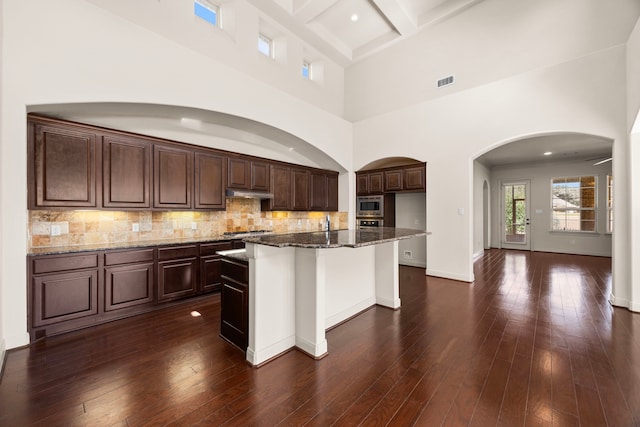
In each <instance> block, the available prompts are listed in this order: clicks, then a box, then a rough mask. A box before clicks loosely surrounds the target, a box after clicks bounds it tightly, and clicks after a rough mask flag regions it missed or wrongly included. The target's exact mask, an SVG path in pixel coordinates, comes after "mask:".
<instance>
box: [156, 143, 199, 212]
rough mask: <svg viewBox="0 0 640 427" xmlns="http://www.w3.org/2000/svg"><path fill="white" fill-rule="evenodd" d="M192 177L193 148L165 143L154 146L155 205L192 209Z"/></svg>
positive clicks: (157, 206)
mask: <svg viewBox="0 0 640 427" xmlns="http://www.w3.org/2000/svg"><path fill="white" fill-rule="evenodd" d="M192 179H193V152H192V151H191V150H187V149H182V148H177V147H169V146H164V145H155V146H154V147H153V191H154V194H153V196H154V199H153V207H155V208H166V209H190V208H191V185H192Z"/></svg>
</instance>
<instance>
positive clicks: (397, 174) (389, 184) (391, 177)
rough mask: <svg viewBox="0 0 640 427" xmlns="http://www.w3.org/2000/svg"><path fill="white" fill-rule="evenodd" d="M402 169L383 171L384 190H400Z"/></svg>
mask: <svg viewBox="0 0 640 427" xmlns="http://www.w3.org/2000/svg"><path fill="white" fill-rule="evenodd" d="M402 175H403V173H402V169H395V170H389V171H384V191H402V188H403V187H402Z"/></svg>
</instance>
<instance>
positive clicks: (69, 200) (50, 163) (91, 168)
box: [28, 123, 97, 208]
mask: <svg viewBox="0 0 640 427" xmlns="http://www.w3.org/2000/svg"><path fill="white" fill-rule="evenodd" d="M29 129H30V131H29V144H28V145H29V168H30V170H31V172H30V174H29V175H30V176H29V184H30V185H29V190H30V191H29V193H30V194H29V205H30V208H47V207H76V208H80V207H82V208H95V207H97V205H96V144H97V143H96V139H97V137H96V134H95V133H93V132H91V131H88V130H85V129H84V128H80V127H75V126H73V125H63V124H60V125H58V124H49V123H47V124H43V123H31V124H30V126H29ZM32 162H33V163H32Z"/></svg>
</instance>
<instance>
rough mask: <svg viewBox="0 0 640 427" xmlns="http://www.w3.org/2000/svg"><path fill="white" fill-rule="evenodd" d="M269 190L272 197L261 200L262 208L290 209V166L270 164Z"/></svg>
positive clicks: (271, 209)
mask: <svg viewBox="0 0 640 427" xmlns="http://www.w3.org/2000/svg"><path fill="white" fill-rule="evenodd" d="M271 192H272V193H273V199H264V200H262V201H261V204H262V210H269V211H289V210H291V168H290V167H289V166H284V165H277V164H274V165H271Z"/></svg>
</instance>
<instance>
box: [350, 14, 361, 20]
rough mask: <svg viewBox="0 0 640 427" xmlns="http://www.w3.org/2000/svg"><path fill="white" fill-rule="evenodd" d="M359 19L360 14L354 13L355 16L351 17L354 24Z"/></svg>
mask: <svg viewBox="0 0 640 427" xmlns="http://www.w3.org/2000/svg"><path fill="white" fill-rule="evenodd" d="M358 18H359V17H358V14H357V13H354V14H353V15H351V21H352V22H356V21H357V20H358Z"/></svg>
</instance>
